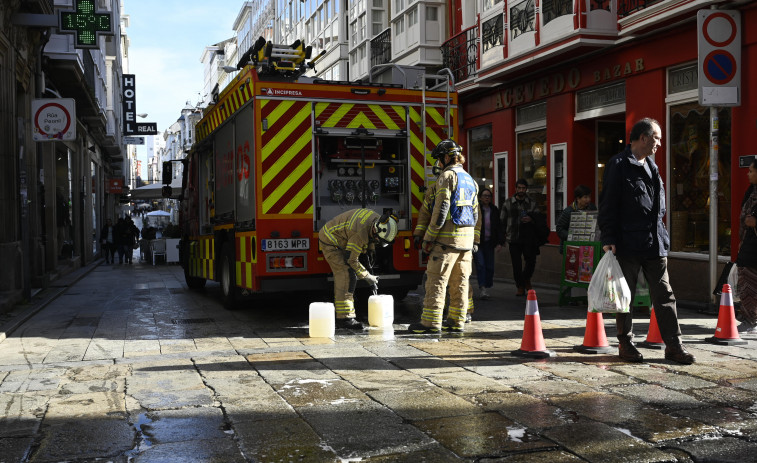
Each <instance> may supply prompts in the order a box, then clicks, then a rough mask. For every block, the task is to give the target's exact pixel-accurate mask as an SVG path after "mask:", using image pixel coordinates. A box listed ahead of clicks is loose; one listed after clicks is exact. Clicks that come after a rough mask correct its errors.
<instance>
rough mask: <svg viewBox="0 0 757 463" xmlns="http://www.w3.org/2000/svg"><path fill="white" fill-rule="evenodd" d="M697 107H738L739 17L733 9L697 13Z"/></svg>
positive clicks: (739, 81) (739, 65) (739, 78)
mask: <svg viewBox="0 0 757 463" xmlns="http://www.w3.org/2000/svg"><path fill="white" fill-rule="evenodd" d="M697 44H698V46H699V50H698V51H699V68H698V71H699V104H701V105H702V106H739V105H740V104H741V88H740V87H741V14H740V13H739V12H738V11H735V10H699V11H697Z"/></svg>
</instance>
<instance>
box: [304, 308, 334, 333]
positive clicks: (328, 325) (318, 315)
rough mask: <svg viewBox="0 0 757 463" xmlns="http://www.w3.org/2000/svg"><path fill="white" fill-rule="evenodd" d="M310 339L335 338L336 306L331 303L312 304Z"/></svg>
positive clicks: (310, 311)
mask: <svg viewBox="0 0 757 463" xmlns="http://www.w3.org/2000/svg"><path fill="white" fill-rule="evenodd" d="M309 315H310V337H311V338H333V337H334V330H335V329H336V326H335V320H334V304H332V303H331V302H311V303H310V310H309Z"/></svg>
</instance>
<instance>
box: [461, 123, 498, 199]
mask: <svg viewBox="0 0 757 463" xmlns="http://www.w3.org/2000/svg"><path fill="white" fill-rule="evenodd" d="M469 142H470V143H469V145H468V146H469V147H470V152H469V153H465V152H464V151H463V154H464V155H465V158H466V159H467V160H468V173H469V174H470V176H471V177H473V180H475V181H476V183H478V188H479V190H480V189H482V188H489V189H492V186H493V183H494V180H493V179H492V175H493V171H494V168H493V164H492V162H493V157H492V152H493V150H492V126H491V125H490V124H487V125H483V126H480V127H475V128H473V129H471V130H470V140H469Z"/></svg>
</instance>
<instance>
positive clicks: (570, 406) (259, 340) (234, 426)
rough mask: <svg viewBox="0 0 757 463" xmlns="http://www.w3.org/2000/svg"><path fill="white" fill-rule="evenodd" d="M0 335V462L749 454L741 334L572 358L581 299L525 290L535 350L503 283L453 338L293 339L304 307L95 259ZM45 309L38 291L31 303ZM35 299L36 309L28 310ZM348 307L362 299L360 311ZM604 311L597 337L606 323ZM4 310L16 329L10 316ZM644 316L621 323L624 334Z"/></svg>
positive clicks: (694, 324) (378, 333) (750, 385)
mask: <svg viewBox="0 0 757 463" xmlns="http://www.w3.org/2000/svg"><path fill="white" fill-rule="evenodd" d="M57 291H58V294H51V293H46V294H43V295H40V297H39V298H38V299H39V300H36V301H34V304H32V305H29V306H26V307H19V308H18V309H17V310H16V311H15V312H14V313H13V314H11V315H12V316H11V317H5V318H3V319H2V325H1V326H0V339H2V337H5V336H7V338H6V339H5V340H4V341H2V342H0V413H2V415H1V416H0V462H61V461H67V462H93V461H111V462H127V461H129V462H179V461H180V462H253V461H254V462H258V461H259V462H280V461H286V462H288V461H305V462H340V461H381V462H419V461H428V462H458V461H460V462H474V461H475V462H483V461H486V462H493V461H507V462H514V461H517V462H573V461H575V462H578V461H592V462H604V463H607V462H674V461H679V462H687V461H694V462H715V461H717V462H745V461H753V459H754V455H755V454H757V405H756V404H755V402H756V401H757V399H756V397H757V394H756V392H757V352H756V351H755V346H756V345H757V337H755V335H749V336H746V337H745V338H744V339H745V340H748V344H747V345H742V346H717V345H713V344H709V343H706V342H705V341H704V340H705V339H706V338H708V337H710V336H712V335H713V334H714V332H715V327H716V324H717V318H716V317H713V316H707V315H702V314H699V313H697V312H695V311H693V310H690V309H680V310H679V312H680V318H681V327H682V331H683V333H684V340H685V342H686V343H687V347H688V348H689V350H690V351H691V352H692V353H694V354H695V355H696V357H697V363H696V364H694V365H691V366H684V365H678V364H674V363H672V362H670V361H667V360H664V358H663V352H662V351H661V350H650V349H644V350H643V353H644V356H645V360H646V361H645V363H641V364H629V363H622V362H620V361H619V359H618V358H617V357H616V356H615V355H614V354H615V353H614V352H613V353H611V354H607V355H589V354H581V353H578V352H576V351H574V349H573V347H574V346H577V345H581V344H582V342H583V339H584V333H585V321H586V312H585V309H583V308H581V307H569V308H568V307H563V308H560V307H558V306H557V305H556V302H557V291H556V290H555V289H554V288H536V293H537V297H538V304H539V309H540V317H541V326H542V329H543V336H544V339H545V343H546V346H547V348H548V349H550V350H553V351H555V352H556V354H557V355H556V357H553V358H549V359H543V360H538V359H528V358H522V357H516V356H514V355H512V354H511V352H512V351H514V350H517V349H519V348H520V346H521V339H522V334H523V325H524V323H523V321H524V310H525V304H526V300H525V298H522V297H521V298H516V297H515V296H514V295H513V293H514V288H513V287H512V284H511V283H510V282H506V281H497V282H496V284H495V287H494V290H493V291H492V297H491V299H490V300H487V301H479V300H476V303H477V305H476V311H475V313H474V315H473V322H472V323H471V324H470V325H468V328H467V330H466V332H465V333H464V334H463V335H448V334H444V335H442V336H441V337H430V336H417V335H409V334H406V333H405V332H404V328H406V326H407V324H408V323H410V322H412V321H415V317H416V316H417V314H418V313H419V308H420V302H421V295H420V293H419V292H414V293H411V294H410V295H409V296H408V297H407V298H406V299H405V300H404V301H403V302H402V303H397V304H395V324H394V330H395V331H393V332H392V331H389V332H387V331H382V330H377V329H372V330H368V331H366V332H365V333H360V334H356V333H353V332H346V331H340V330H338V331H337V335H336V336H335V339H315V338H309V336H308V329H307V327H308V320H307V305H308V303H309V302H311V301H308V300H297V299H295V296H292V295H289V294H288V295H282V296H281V297H279V298H270V299H267V300H265V301H256V302H254V303H252V304H250V307H248V308H240V309H238V310H235V311H228V310H225V309H224V308H223V307H222V305H221V303H220V300H219V298H218V295H219V288H218V285H217V284H215V283H212V282H211V283H208V285H207V288H206V290H205V291H202V292H194V291H190V290H188V289H187V287H186V285H185V283H184V277H183V272H182V269H181V267H179V266H176V265H157V266H152V265H147V264H144V263H139V259H138V256H137V253H136V252H135V259H134V264H133V265H105V264H104V263H103V261H102V260H100V261H99V262H96V263H95V264H93V265H92V266H90V267H89V268H84V269H81V270H80V271H79V272H78V273H75V274H72V275H70V276H69V277H68V278H64V279H62V280H61V283H60V285H58V287H57ZM43 296H44V297H47V300H45V301H43V299H44V297H43ZM39 307H42V308H41V309H40V308H39ZM360 316H362V318H363V319H365V318H366V313H365V309H363V311H362V312H360V311H359V317H360ZM609 318H610V317H605V326H606V332H607V337H608V340H609V341H610V344H611V345H612V346H615V345H616V341H615V328H614V324H613V323H612V321H611V320H608V319H609ZM21 320H25V321H24V322H23V323H21ZM647 330H648V318H642V319H641V320H640V321H639V323H637V324H636V333H637V336H639V338H640V340H643V339H644V337H645V335H646V333H647Z"/></svg>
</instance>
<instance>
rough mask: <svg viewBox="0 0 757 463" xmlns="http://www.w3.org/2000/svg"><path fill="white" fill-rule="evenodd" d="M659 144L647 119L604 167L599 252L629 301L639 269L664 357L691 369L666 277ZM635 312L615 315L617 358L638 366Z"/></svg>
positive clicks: (656, 125) (658, 134)
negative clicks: (610, 257)
mask: <svg viewBox="0 0 757 463" xmlns="http://www.w3.org/2000/svg"><path fill="white" fill-rule="evenodd" d="M661 139H662V131H661V129H660V124H659V123H658V122H657V121H656V120H654V119H650V118H645V119H642V120H640V121H639V122H637V123H636V124H634V126H633V128H632V129H631V134H630V136H629V140H630V144H629V145H628V146H627V147H626V149H625V150H624V151H622V152H621V153H619V154H617V155H615V156H613V157H612V158H611V159H610V160H609V161H608V162H607V164H606V165H605V174H604V180H603V182H602V185H603V189H602V194H601V196H600V201H599V218H598V222H599V229H600V232H601V235H602V236H601V241H602V249H603V250H604V251H605V252H607V251H612V252H613V253H614V254H615V256H616V257H617V259H618V264H620V268H621V270H622V271H623V275H624V276H625V279H626V282H627V283H628V287H629V289H630V290H631V300H633V295H634V293H635V292H636V283H637V279H638V275H639V269H641V270H642V271H643V272H644V279H646V280H647V282H648V283H649V295H650V297H651V299H652V304H653V306H654V309H655V315H656V317H657V322H658V325H659V328H660V334H661V335H662V340H663V341H665V358H666V359H668V360H673V361H674V362H678V363H683V364H691V363H694V362H695V361H696V359H695V357H694V356H693V355H692V354H690V353H689V352H688V351H687V350H686V349H685V348H684V347H683V344H682V343H681V328H680V326H679V324H678V311H677V308H676V298H675V296H674V295H673V288H671V287H670V278H669V277H668V259H667V256H668V251H669V250H670V237H669V236H668V231H667V229H666V228H665V224H664V223H663V221H662V219H663V217H665V209H666V207H665V190H664V187H663V183H662V177H660V172H659V170H658V169H657V165H656V164H655V162H654V160H653V159H652V158H651V157H650V156H652V155H654V153H655V152H656V151H657V148H659V147H660V145H661V143H660V141H661ZM633 309H634V308H633V307H631V312H630V313H627V314H623V313H619V314H617V316H616V322H617V328H618V341H619V345H618V355H619V356H620V358H621V359H623V360H626V361H629V362H641V361H643V360H644V357H643V356H642V355H641V353H640V352H639V351H638V350H637V349H636V346H635V345H634V343H633V341H632V340H633Z"/></svg>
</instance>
